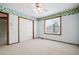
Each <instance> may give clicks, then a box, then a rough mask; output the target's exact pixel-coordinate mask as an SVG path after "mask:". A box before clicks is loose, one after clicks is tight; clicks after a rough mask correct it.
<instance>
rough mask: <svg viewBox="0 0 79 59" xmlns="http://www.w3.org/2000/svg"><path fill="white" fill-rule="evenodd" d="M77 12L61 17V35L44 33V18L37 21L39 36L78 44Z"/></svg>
mask: <svg viewBox="0 0 79 59" xmlns="http://www.w3.org/2000/svg"><path fill="white" fill-rule="evenodd" d="M78 21H79V14H74V15H69V16H63V17H62V35H61V36H60V35H48V34H44V20H40V21H39V37H43V38H48V39H53V40H58V41H63V42H68V43H74V44H79V23H78Z"/></svg>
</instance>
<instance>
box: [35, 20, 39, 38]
mask: <svg viewBox="0 0 79 59" xmlns="http://www.w3.org/2000/svg"><path fill="white" fill-rule="evenodd" d="M37 37H38V21H37V20H34V38H37Z"/></svg>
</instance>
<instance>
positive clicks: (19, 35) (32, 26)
mask: <svg viewBox="0 0 79 59" xmlns="http://www.w3.org/2000/svg"><path fill="white" fill-rule="evenodd" d="M19 18H23V19H26V20H29V19H28V18H25V17H20V16H18V43H20V21H19V20H20V19H19ZM30 21H32V39H34V20H30Z"/></svg>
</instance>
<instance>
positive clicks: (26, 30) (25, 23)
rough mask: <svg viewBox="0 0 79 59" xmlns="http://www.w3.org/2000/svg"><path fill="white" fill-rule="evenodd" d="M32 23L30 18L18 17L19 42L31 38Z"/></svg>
mask: <svg viewBox="0 0 79 59" xmlns="http://www.w3.org/2000/svg"><path fill="white" fill-rule="evenodd" d="M32 24H33V22H32V21H31V20H28V19H23V18H19V27H20V28H19V30H20V33H19V34H20V42H23V41H25V40H29V39H32V38H33V28H32Z"/></svg>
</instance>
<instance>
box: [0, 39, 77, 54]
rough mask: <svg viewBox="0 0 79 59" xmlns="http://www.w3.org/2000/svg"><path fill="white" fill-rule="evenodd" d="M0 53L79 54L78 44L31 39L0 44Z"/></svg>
mask: <svg viewBox="0 0 79 59" xmlns="http://www.w3.org/2000/svg"><path fill="white" fill-rule="evenodd" d="M0 55H79V46H76V45H70V44H65V43H60V42H55V41H50V40H42V39H32V40H26V41H24V42H21V43H17V44H13V45H8V46H7V45H6V46H5V45H4V46H0Z"/></svg>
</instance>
